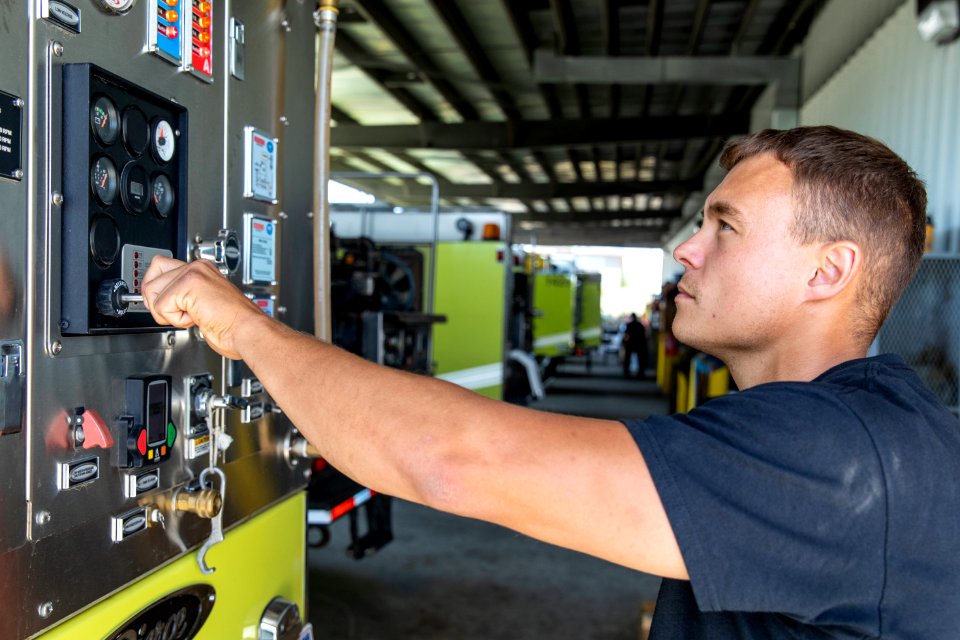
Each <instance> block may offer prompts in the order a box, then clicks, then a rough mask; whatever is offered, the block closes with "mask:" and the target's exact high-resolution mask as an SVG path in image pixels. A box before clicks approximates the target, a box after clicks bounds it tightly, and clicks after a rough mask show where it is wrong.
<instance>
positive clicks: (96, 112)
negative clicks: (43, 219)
mask: <svg viewBox="0 0 960 640" xmlns="http://www.w3.org/2000/svg"><path fill="white" fill-rule="evenodd" d="M63 104H64V114H63V132H64V138H63V189H64V194H63V195H64V203H63V234H62V250H63V260H62V289H61V290H62V295H61V302H62V308H61V321H60V329H61V331H62V332H63V333H64V334H73V335H77V334H94V333H122V332H133V331H159V330H162V329H161V328H160V327H159V326H158V325H157V324H156V323H155V322H154V321H153V318H152V317H151V316H150V314H148V313H125V314H119V315H116V314H106V313H104V312H103V310H102V309H101V308H100V307H98V305H97V293H98V291H99V290H100V286H101V285H102V284H103V283H104V282H105V281H111V280H117V279H121V278H122V279H124V280H125V281H126V284H127V288H128V290H129V291H131V292H136V291H139V283H137V284H134V282H133V281H134V280H138V279H139V278H137V277H136V276H135V275H134V271H138V272H140V273H142V272H143V271H144V270H146V267H147V266H148V264H147V260H148V258H149V257H152V256H153V255H156V254H162V255H167V256H173V257H177V258H179V259H181V260H183V259H186V248H187V237H186V212H187V207H186V195H185V194H186V192H187V162H186V158H187V152H186V148H185V147H186V140H187V135H186V128H187V112H186V110H185V109H184V108H183V107H181V106H179V105H177V104H175V103H173V102H171V101H169V100H166V99H164V98H162V97H160V96H157V95H155V94H153V93H150V92H148V91H146V90H144V89H141V88H140V87H137V86H135V85H132V84H130V83H128V82H126V81H125V80H123V79H121V78H118V77H117V76H114V75H113V74H110V73H108V72H106V71H104V70H102V69H100V68H98V67H95V66H93V65H89V64H69V65H65V66H64V69H63ZM83 167H89V170H88V171H83V170H81V168H83ZM137 253H139V254H140V256H139V257H140V258H141V259H140V260H139V261H138V260H137V257H138V256H137V255H136V254H137ZM135 262H140V264H139V265H138V266H134V263H135ZM131 307H133V308H132V309H130V310H131V311H141V312H142V311H144V309H143V306H142V305H140V304H134V305H131Z"/></svg>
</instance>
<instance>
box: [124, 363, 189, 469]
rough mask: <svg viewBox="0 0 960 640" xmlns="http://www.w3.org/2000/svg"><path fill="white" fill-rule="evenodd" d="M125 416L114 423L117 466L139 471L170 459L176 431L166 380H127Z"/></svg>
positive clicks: (167, 378) (168, 382)
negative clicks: (116, 426)
mask: <svg viewBox="0 0 960 640" xmlns="http://www.w3.org/2000/svg"><path fill="white" fill-rule="evenodd" d="M126 401H127V412H126V414H124V415H122V416H120V418H119V419H118V429H119V431H120V441H121V442H122V443H124V445H125V446H120V447H117V466H119V467H123V468H131V467H143V466H149V465H154V464H157V463H160V462H163V461H164V460H166V459H167V458H169V457H170V453H171V452H172V450H173V443H174V442H176V439H177V427H176V425H174V424H173V421H172V420H171V414H170V376H137V377H132V378H127V383H126Z"/></svg>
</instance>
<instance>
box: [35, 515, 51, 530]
mask: <svg viewBox="0 0 960 640" xmlns="http://www.w3.org/2000/svg"><path fill="white" fill-rule="evenodd" d="M33 519H34V521H35V522H36V523H37V524H38V525H40V526H41V527H42V526H44V525H47V524H50V512H49V511H38V512H37V515H35V516H34V517H33Z"/></svg>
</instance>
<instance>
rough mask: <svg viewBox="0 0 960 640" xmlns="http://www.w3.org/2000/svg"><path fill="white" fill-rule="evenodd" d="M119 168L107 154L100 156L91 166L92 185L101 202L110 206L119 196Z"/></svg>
mask: <svg viewBox="0 0 960 640" xmlns="http://www.w3.org/2000/svg"><path fill="white" fill-rule="evenodd" d="M118 184H119V181H118V178H117V168H116V167H115V166H113V161H112V160H111V159H110V158H108V157H106V156H99V157H98V158H97V159H96V160H94V161H93V166H92V167H90V187H91V189H93V195H95V196H96V197H97V200H99V201H100V204H102V205H104V206H108V207H109V206H110V205H111V204H113V201H114V200H115V199H116V197H117V187H118Z"/></svg>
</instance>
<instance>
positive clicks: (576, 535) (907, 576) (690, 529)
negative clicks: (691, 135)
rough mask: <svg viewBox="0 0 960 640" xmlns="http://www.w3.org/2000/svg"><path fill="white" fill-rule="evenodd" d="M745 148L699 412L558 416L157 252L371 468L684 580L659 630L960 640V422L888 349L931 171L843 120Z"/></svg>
mask: <svg viewBox="0 0 960 640" xmlns="http://www.w3.org/2000/svg"><path fill="white" fill-rule="evenodd" d="M721 164H722V165H723V166H724V167H725V168H727V169H729V173H728V175H727V176H726V178H725V179H724V181H723V183H722V184H720V186H718V187H717V189H716V190H715V191H714V192H713V193H712V194H711V195H710V196H709V198H708V199H707V201H706V206H705V209H704V220H703V225H702V227H701V228H700V229H699V231H698V232H697V233H696V234H695V235H694V236H693V237H692V238H690V239H689V240H688V241H687V242H685V243H684V244H683V245H681V246H680V247H678V248H677V250H676V252H675V256H676V258H677V259H678V260H679V261H680V262H681V263H682V264H683V265H684V267H685V268H686V272H685V274H684V276H683V279H682V280H681V282H680V284H679V289H680V291H681V293H680V294H679V295H678V297H677V306H678V313H677V317H676V319H675V321H674V326H673V330H674V332H675V333H676V336H677V338H678V339H679V340H681V341H682V342H684V343H686V344H689V345H691V346H693V347H696V348H698V349H701V350H703V351H706V352H708V353H712V354H714V355H716V356H718V357H720V358H721V359H723V360H724V361H725V362H726V363H727V365H728V366H729V368H730V371H731V374H732V375H733V377H734V378H735V380H736V382H737V385H738V387H739V388H740V389H741V392H740V393H737V394H734V395H729V396H724V397H722V398H717V399H714V400H711V401H710V402H708V403H706V404H705V405H703V406H702V407H700V408H698V409H695V410H694V411H692V412H691V413H690V414H687V415H681V416H670V417H667V416H659V417H653V418H650V419H648V420H646V421H627V422H625V423H624V424H621V423H618V422H610V421H604V420H591V419H584V418H575V417H569V416H561V415H553V414H546V413H541V412H537V411H532V410H529V409H523V408H520V407H515V406H510V405H506V404H502V403H497V402H494V401H492V400H487V399H485V398H481V397H479V396H476V395H474V394H471V393H470V392H467V391H464V390H461V389H459V388H457V387H454V386H452V385H449V384H447V383H444V382H441V381H438V380H432V379H424V378H420V377H416V376H413V375H409V374H404V373H401V372H397V371H393V370H390V369H385V368H381V367H378V366H376V365H373V364H371V363H369V362H365V361H363V360H360V359H359V358H355V357H353V356H351V355H349V354H347V353H344V352H342V351H340V350H338V349H336V348H334V347H331V346H329V345H326V344H323V343H321V342H319V341H317V340H315V339H313V338H312V337H308V336H304V335H300V334H298V333H296V332H294V331H292V330H290V329H288V328H285V327H283V326H282V325H280V324H279V323H276V322H274V321H272V320H270V319H268V318H266V317H265V316H263V315H262V314H261V313H260V312H259V311H258V310H257V309H256V308H255V307H254V306H253V305H252V304H250V303H249V302H248V301H247V300H246V299H245V298H244V297H243V296H242V295H241V294H240V293H239V292H238V291H237V290H236V289H235V288H234V287H232V286H230V285H228V284H227V283H226V282H225V281H224V280H223V279H222V278H221V277H220V276H219V274H218V273H217V271H216V269H214V268H213V267H212V266H211V265H208V264H206V263H203V262H199V263H194V264H191V265H183V264H182V263H179V262H176V261H173V260H165V259H161V258H157V259H155V260H154V262H153V264H152V265H151V267H150V270H149V272H148V274H147V276H146V282H145V284H144V291H145V293H146V296H147V300H148V303H149V306H150V309H151V311H152V313H153V315H154V317H155V318H156V319H157V320H158V321H159V322H164V323H169V324H173V325H174V326H178V327H186V326H190V325H192V324H197V325H199V327H200V328H201V329H202V331H203V334H204V336H205V337H206V340H207V342H208V343H209V344H210V345H211V346H212V347H213V348H214V349H216V350H217V351H219V352H220V353H222V354H224V355H225V356H227V357H230V358H242V359H244V360H245V361H246V362H247V364H248V365H249V366H251V367H252V368H253V370H254V372H255V373H256V374H257V376H259V378H260V380H261V381H262V382H263V383H264V384H265V385H266V387H267V389H269V391H270V393H271V394H273V396H274V397H275V398H276V399H277V401H278V403H279V404H280V406H282V407H283V408H284V410H285V411H286V413H287V415H288V416H289V417H290V419H291V420H292V421H293V422H294V423H295V424H296V425H297V426H298V427H299V428H300V429H301V431H302V432H303V433H304V435H305V436H306V437H307V438H309V439H310V441H311V442H313V443H314V444H315V445H316V446H317V447H318V449H319V450H320V451H321V452H322V453H323V455H324V457H326V458H327V459H328V460H330V462H331V463H332V464H334V465H335V466H336V467H337V468H338V469H340V470H342V471H343V472H345V473H346V474H348V475H350V476H351V477H353V478H355V479H356V480H358V481H359V482H362V483H364V484H366V485H368V486H370V487H372V488H374V489H376V490H378V491H382V492H385V493H388V494H391V495H394V496H399V497H401V498H405V499H407V500H413V501H416V502H420V503H423V504H426V505H430V506H432V507H435V508H438V509H443V510H446V511H450V512H453V513H458V514H461V515H464V516H469V517H474V518H481V519H484V520H489V521H491V522H496V523H499V524H501V525H504V526H507V527H511V528H513V529H516V530H517V531H520V532H523V533H525V534H528V535H530V536H533V537H536V538H539V539H541V540H545V541H547V542H551V543H554V544H558V545H561V546H565V547H569V548H571V549H576V550H579V551H582V552H585V553H590V554H593V555H595V556H598V557H600V558H605V559H607V560H609V561H612V562H616V563H619V564H622V565H625V566H628V567H633V568H636V569H640V570H643V571H647V572H650V573H654V574H658V575H660V576H664V577H665V578H666V579H665V580H664V583H663V587H662V588H661V593H660V598H659V601H658V605H657V612H656V617H655V620H654V626H653V635H652V637H653V638H654V639H657V640H663V639H665V638H685V639H689V638H695V639H699V638H703V639H710V640H718V639H725V638H818V639H819V638H844V639H846V638H884V639H891V640H892V639H897V640H899V639H907V638H910V639H923V640H940V639H943V640H947V639H949V640H955V639H956V638H957V637H960V597H958V595H957V594H958V593H960V554H958V553H957V549H958V546H960V542H958V541H960V516H958V515H957V514H958V513H960V482H957V478H960V429H958V424H957V421H956V420H955V419H954V418H953V417H952V416H951V415H950V414H949V413H948V412H947V411H946V410H945V409H944V408H943V407H942V406H941V405H940V404H939V403H938V402H937V400H936V399H935V398H934V397H933V395H932V394H931V393H930V392H929V391H928V390H927V389H926V388H925V387H924V386H923V384H922V383H921V382H920V381H919V379H918V378H917V377H916V376H915V375H914V374H913V373H912V372H911V371H910V370H909V368H907V367H906V366H905V365H904V364H903V363H902V362H901V361H900V360H899V359H898V358H896V357H893V356H881V357H877V358H871V359H865V358H864V356H865V354H866V351H867V348H868V345H869V344H870V342H871V340H872V338H873V336H874V334H875V333H876V331H877V329H878V327H879V326H880V324H881V323H882V321H883V319H884V318H885V317H886V314H887V313H888V311H889V310H890V308H891V306H892V305H893V303H894V302H895V301H896V299H897V297H898V296H899V295H900V293H901V292H902V290H903V288H904V287H905V286H906V284H907V282H908V281H909V279H910V277H911V276H912V274H913V273H914V270H915V269H916V266H917V264H918V262H919V259H920V256H921V253H922V249H923V230H924V219H925V214H926V211H925V209H926V194H925V192H924V189H923V185H922V183H921V182H920V181H919V180H918V179H917V177H916V175H915V174H914V173H913V171H911V170H910V168H909V167H908V166H907V165H906V164H905V163H904V162H903V161H902V160H901V159H900V158H898V157H897V156H896V155H895V154H893V153H892V152H891V151H890V150H889V149H887V148H886V147H884V146H883V145H882V144H880V143H879V142H876V141H875V140H872V139H869V138H865V137H863V136H859V135H857V134H854V133H851V132H846V131H841V130H839V129H835V128H832V127H815V128H801V129H794V130H790V131H765V132H761V133H759V134H756V135H753V136H751V137H748V138H746V139H744V140H740V141H736V142H734V143H732V144H731V145H728V147H727V148H726V149H725V151H724V153H723V156H722V159H721ZM370 398H377V401H376V402H370Z"/></svg>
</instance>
